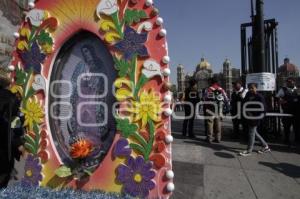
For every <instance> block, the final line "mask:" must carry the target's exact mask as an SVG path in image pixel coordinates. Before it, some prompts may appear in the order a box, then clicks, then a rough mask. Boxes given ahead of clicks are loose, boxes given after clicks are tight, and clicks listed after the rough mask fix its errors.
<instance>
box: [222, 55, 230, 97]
mask: <svg viewBox="0 0 300 199" xmlns="http://www.w3.org/2000/svg"><path fill="white" fill-rule="evenodd" d="M223 77H224V78H223V81H224V82H223V85H224V89H225V91H226V93H227V95H228V96H230V94H231V93H232V70H231V62H230V61H229V59H227V58H226V59H225V61H224V63H223Z"/></svg>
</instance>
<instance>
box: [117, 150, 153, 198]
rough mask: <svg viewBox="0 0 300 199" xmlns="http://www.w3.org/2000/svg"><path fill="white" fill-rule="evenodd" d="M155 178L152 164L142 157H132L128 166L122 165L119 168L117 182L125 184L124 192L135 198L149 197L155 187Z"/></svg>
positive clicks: (128, 161)
mask: <svg viewBox="0 0 300 199" xmlns="http://www.w3.org/2000/svg"><path fill="white" fill-rule="evenodd" d="M154 176H155V172H154V171H153V170H152V163H151V162H146V161H145V160H144V158H143V157H141V156H138V157H137V158H134V157H132V156H130V157H129V158H128V160H127V164H121V165H119V166H118V168H117V181H118V182H120V183H122V184H123V186H124V187H123V189H124V192H126V193H128V194H130V195H131V196H133V197H141V198H145V197H147V196H148V194H149V191H150V190H152V189H154V187H155V183H154V182H153V180H152V179H153V178H154Z"/></svg>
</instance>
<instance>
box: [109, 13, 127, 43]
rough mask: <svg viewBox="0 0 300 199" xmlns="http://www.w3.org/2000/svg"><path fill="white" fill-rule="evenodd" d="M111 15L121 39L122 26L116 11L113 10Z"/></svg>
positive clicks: (122, 35) (122, 36)
mask: <svg viewBox="0 0 300 199" xmlns="http://www.w3.org/2000/svg"><path fill="white" fill-rule="evenodd" d="M111 17H112V20H113V22H114V24H115V26H116V28H117V32H118V34H119V36H120V37H121V38H122V39H123V38H124V34H123V31H122V26H121V24H120V20H119V16H118V12H115V13H114V14H112V15H111Z"/></svg>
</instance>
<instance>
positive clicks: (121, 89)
mask: <svg viewBox="0 0 300 199" xmlns="http://www.w3.org/2000/svg"><path fill="white" fill-rule="evenodd" d="M114 85H115V87H116V88H117V90H116V98H117V100H118V101H124V100H126V99H128V98H132V97H133V87H134V85H133V83H132V82H131V81H130V80H128V79H126V78H118V79H117V80H116V81H115V83H114Z"/></svg>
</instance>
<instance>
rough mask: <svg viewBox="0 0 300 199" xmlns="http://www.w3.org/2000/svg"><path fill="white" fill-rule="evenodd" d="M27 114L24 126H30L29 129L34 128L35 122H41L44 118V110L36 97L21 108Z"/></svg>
mask: <svg viewBox="0 0 300 199" xmlns="http://www.w3.org/2000/svg"><path fill="white" fill-rule="evenodd" d="M21 112H22V113H24V115H25V122H24V126H28V128H29V130H33V125H34V124H41V123H42V122H43V118H44V112H43V109H42V107H41V105H40V104H39V102H38V100H37V99H36V98H33V99H32V98H31V99H29V100H28V101H27V102H26V106H25V107H24V108H22V109H21Z"/></svg>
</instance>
